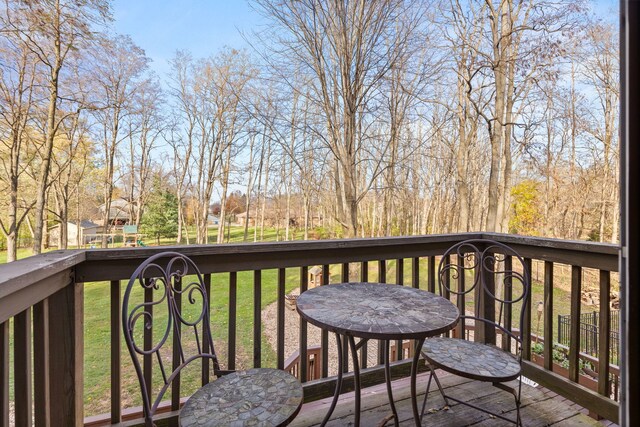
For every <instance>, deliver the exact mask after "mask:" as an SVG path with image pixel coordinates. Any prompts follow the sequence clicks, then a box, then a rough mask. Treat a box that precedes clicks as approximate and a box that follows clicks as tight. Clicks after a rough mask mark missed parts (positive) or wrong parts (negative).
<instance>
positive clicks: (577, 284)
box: [569, 265, 582, 382]
mask: <svg viewBox="0 0 640 427" xmlns="http://www.w3.org/2000/svg"><path fill="white" fill-rule="evenodd" d="M581 296H582V267H579V266H576V265H572V266H571V326H570V330H569V337H570V338H569V339H570V341H569V379H570V380H571V381H573V382H578V374H579V371H580V366H579V364H578V356H579V353H580V301H581Z"/></svg>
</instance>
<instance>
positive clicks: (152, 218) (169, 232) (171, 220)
mask: <svg viewBox="0 0 640 427" xmlns="http://www.w3.org/2000/svg"><path fill="white" fill-rule="evenodd" d="M156 188H157V186H156ZM142 228H143V229H144V231H145V233H146V234H148V235H150V236H154V237H155V238H156V242H157V243H158V244H160V238H161V237H175V236H176V234H177V233H178V199H177V198H176V196H175V194H173V193H171V192H169V191H167V190H166V189H158V190H156V191H154V192H153V195H152V196H151V197H150V198H149V203H148V204H147V207H146V209H145V212H144V214H143V216H142Z"/></svg>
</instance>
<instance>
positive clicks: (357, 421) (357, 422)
mask: <svg viewBox="0 0 640 427" xmlns="http://www.w3.org/2000/svg"><path fill="white" fill-rule="evenodd" d="M349 347H350V349H351V357H352V358H353V382H354V385H355V400H356V407H355V421H354V425H355V426H356V427H358V426H359V425H360V391H361V390H360V364H359V363H358V349H357V348H356V341H355V338H353V337H349Z"/></svg>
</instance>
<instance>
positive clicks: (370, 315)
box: [296, 283, 459, 339]
mask: <svg viewBox="0 0 640 427" xmlns="http://www.w3.org/2000/svg"><path fill="white" fill-rule="evenodd" d="M296 307H297V310H298V313H300V316H302V318H303V319H305V320H306V321H308V322H309V323H311V324H313V325H316V326H319V327H320V328H323V329H327V330H329V331H332V332H337V333H339V334H343V335H351V336H354V337H359V338H374V339H411V338H425V337H430V336H434V335H438V334H441V333H443V332H446V331H448V330H450V329H452V328H453V327H454V326H455V325H456V323H457V322H458V318H459V313H458V309H457V308H456V306H455V305H453V304H452V303H451V302H450V301H449V300H447V299H445V298H442V297H439V296H437V295H435V294H432V293H430V292H427V291H423V290H420V289H414V288H410V287H406V286H398V285H386V284H379V283H340V284H333V285H325V286H319V287H316V288H313V289H310V290H308V291H306V292H303V293H302V295H300V296H299V297H298V301H297V306H296Z"/></svg>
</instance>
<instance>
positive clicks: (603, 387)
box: [598, 270, 611, 396]
mask: <svg viewBox="0 0 640 427" xmlns="http://www.w3.org/2000/svg"><path fill="white" fill-rule="evenodd" d="M610 293H611V273H609V272H608V271H604V270H600V313H599V315H600V319H599V322H598V323H599V325H598V348H599V349H600V351H599V352H598V393H600V394H601V395H603V396H609V359H610V355H611V349H610V345H611V336H610V334H609V331H610V330H611V309H610V306H609V301H610Z"/></svg>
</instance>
